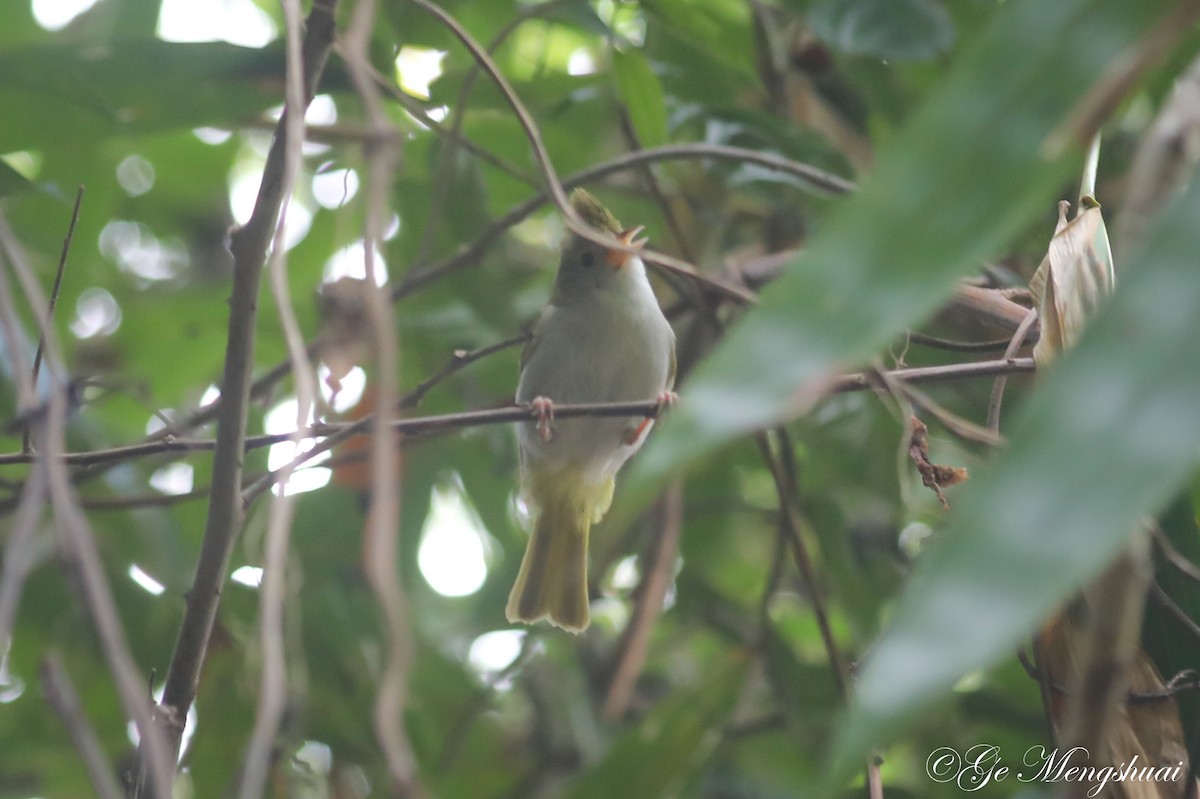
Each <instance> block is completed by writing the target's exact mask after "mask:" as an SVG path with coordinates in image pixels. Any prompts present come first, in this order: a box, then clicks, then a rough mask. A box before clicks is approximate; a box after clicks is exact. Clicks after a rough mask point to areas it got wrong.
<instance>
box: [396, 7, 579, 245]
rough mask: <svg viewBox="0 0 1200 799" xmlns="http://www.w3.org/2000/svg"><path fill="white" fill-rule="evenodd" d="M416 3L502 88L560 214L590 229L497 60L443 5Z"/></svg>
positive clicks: (574, 226) (570, 222)
mask: <svg viewBox="0 0 1200 799" xmlns="http://www.w3.org/2000/svg"><path fill="white" fill-rule="evenodd" d="M412 2H413V4H414V5H417V6H419V7H420V8H422V9H424V10H425V11H426V12H428V13H429V14H431V15H433V16H434V17H436V18H437V20H438V21H439V22H441V23H442V25H444V26H445V27H446V28H447V29H449V31H450V32H451V33H452V34H454V36H455V38H457V39H458V40H459V41H460V42H462V44H463V46H464V47H466V48H467V50H468V51H469V52H470V53H471V56H472V57H473V58H474V59H475V62H476V63H477V64H479V66H480V68H481V69H483V71H484V72H486V73H487V74H488V76H489V77H490V78H491V79H492V81H493V82H494V83H495V84H496V86H497V87H498V88H499V89H500V93H501V94H503V95H504V99H505V100H506V101H507V102H508V105H509V107H510V108H512V110H513V113H514V114H515V115H516V117H517V121H518V122H520V124H521V128H522V129H523V130H524V131H525V137H526V138H527V139H529V146H530V147H531V148H532V149H533V157H534V160H535V161H536V162H537V165H538V167H539V169H540V170H541V172H542V178H543V180H544V181H545V184H546V190H547V191H548V192H549V193H550V197H551V199H552V200H553V201H554V204H555V205H556V206H557V207H558V211H559V213H561V214H562V215H563V218H564V219H565V220H566V221H567V225H568V227H570V228H571V229H572V230H574V231H575V232H576V233H581V234H583V232H584V231H587V230H588V227H587V225H586V224H584V222H583V220H582V219H579V218H578V215H577V214H576V213H575V211H574V210H573V209H572V208H571V204H570V202H568V201H567V195H566V192H565V191H563V186H562V183H561V182H560V181H559V179H558V173H557V172H556V171H555V169H554V164H553V163H551V161H550V153H549V152H547V150H546V143H545V142H544V141H543V140H542V132H541V130H539V129H538V126H537V123H536V122H534V120H533V115H532V114H530V113H529V110H528V109H527V108H525V104H524V103H522V102H521V98H520V97H518V96H517V93H516V91H515V90H513V87H512V85H511V84H510V83H509V82H508V80H507V79H506V78H505V77H504V75H503V73H501V72H500V68H499V67H498V66H496V62H495V61H493V60H492V57H491V55H490V54H489V53H488V51H487V50H485V49H484V48H483V47H480V46H479V43H478V42H476V41H475V39H474V38H472V36H471V34H470V33H468V32H467V29H466V28H464V27H463V26H462V25H461V24H460V23H459V22H458V20H456V19H455V18H454V17H452V16H451V15H450V14H448V13H446V11H445V10H444V9H442V7H441V6H438V5H437V4H435V3H431V2H430V1H429V0H412Z"/></svg>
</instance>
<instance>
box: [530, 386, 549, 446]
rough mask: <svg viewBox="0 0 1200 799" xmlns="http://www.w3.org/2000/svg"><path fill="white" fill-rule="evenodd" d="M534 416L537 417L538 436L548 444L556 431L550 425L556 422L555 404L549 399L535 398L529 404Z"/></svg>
mask: <svg viewBox="0 0 1200 799" xmlns="http://www.w3.org/2000/svg"><path fill="white" fill-rule="evenodd" d="M529 406H530V407H531V408H533V414H534V416H536V417H537V434H538V438H540V439H541V440H542V442H543V443H548V442H549V441H550V438H551V436H553V435H554V431H553V430H552V429H551V428H550V425H551V424H552V423H553V422H554V403H553V402H552V401H551V399H550V398H549V397H534V398H533V401H532V402H530V403H529Z"/></svg>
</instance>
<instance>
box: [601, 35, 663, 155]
mask: <svg viewBox="0 0 1200 799" xmlns="http://www.w3.org/2000/svg"><path fill="white" fill-rule="evenodd" d="M613 72H614V73H615V74H616V76H617V94H618V95H619V96H620V98H621V102H622V103H624V104H625V109H626V110H627V111H628V112H629V119H630V121H631V122H632V123H633V129H634V130H635V131H636V132H637V135H638V138H639V139H640V140H641V143H642V146H644V147H658V146H660V145H663V144H666V143H667V104H666V98H665V97H664V96H663V87H662V81H660V80H659V79H658V75H656V74H655V73H654V70H653V69H652V68H651V66H650V62H649V61H648V60H647V59H646V56H645V55H643V54H642V53H640V52H638V51H636V50H630V51H628V52H622V51H620V50H613Z"/></svg>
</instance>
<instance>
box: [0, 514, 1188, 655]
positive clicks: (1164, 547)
mask: <svg viewBox="0 0 1200 799" xmlns="http://www.w3.org/2000/svg"><path fill="white" fill-rule="evenodd" d="M1150 529H1151V532H1152V534H1153V537H1154V543H1155V544H1157V545H1158V549H1159V551H1160V552H1162V554H1163V557H1165V558H1166V559H1167V562H1168V563H1170V564H1171V565H1172V566H1174V567H1175V569H1176V570H1177V571H1178V572H1179V573H1180V574H1182V575H1183V576H1184V577H1187V578H1188V579H1190V580H1193V581H1195V582H1198V583H1200V566H1197V565H1196V564H1195V563H1193V562H1192V561H1191V560H1190V559H1189V558H1188V557H1187V556H1186V555H1184V554H1183V553H1182V552H1180V551H1179V550H1178V549H1176V548H1175V545H1174V544H1172V543H1171V539H1170V538H1167V534H1166V533H1164V532H1163V530H1162V528H1161V527H1159V526H1158V525H1157V524H1154V525H1152V526H1151V528H1150ZM0 640H3V638H0Z"/></svg>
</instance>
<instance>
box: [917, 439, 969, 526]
mask: <svg viewBox="0 0 1200 799" xmlns="http://www.w3.org/2000/svg"><path fill="white" fill-rule="evenodd" d="M908 427H909V435H908V457H910V458H912V462H913V463H914V464H916V467H917V471H918V472H920V474H921V483H922V484H923V485H924V486H925V487H926V488H930V489H933V493H935V494H937V498H938V502H940V503H942V507H943V508H945V509H946V510H949V509H950V503H949V502H947V501H946V495H945V494H944V493H942V489H943V488H947V487H949V486H952V485H957V484H958V483H961V482H964V481H966V480H967V479H968V478H969V475H968V474H967V470H966V469H964V468H963V467H961V466H943V465H941V464H940V463H934V462H933V461H931V460H930V459H929V428H928V427H926V426H925V423H924V422H922V421H921V420H920V419H918V418H917V417H915V416H914V417H912V418H911V419H909V422H908Z"/></svg>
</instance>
